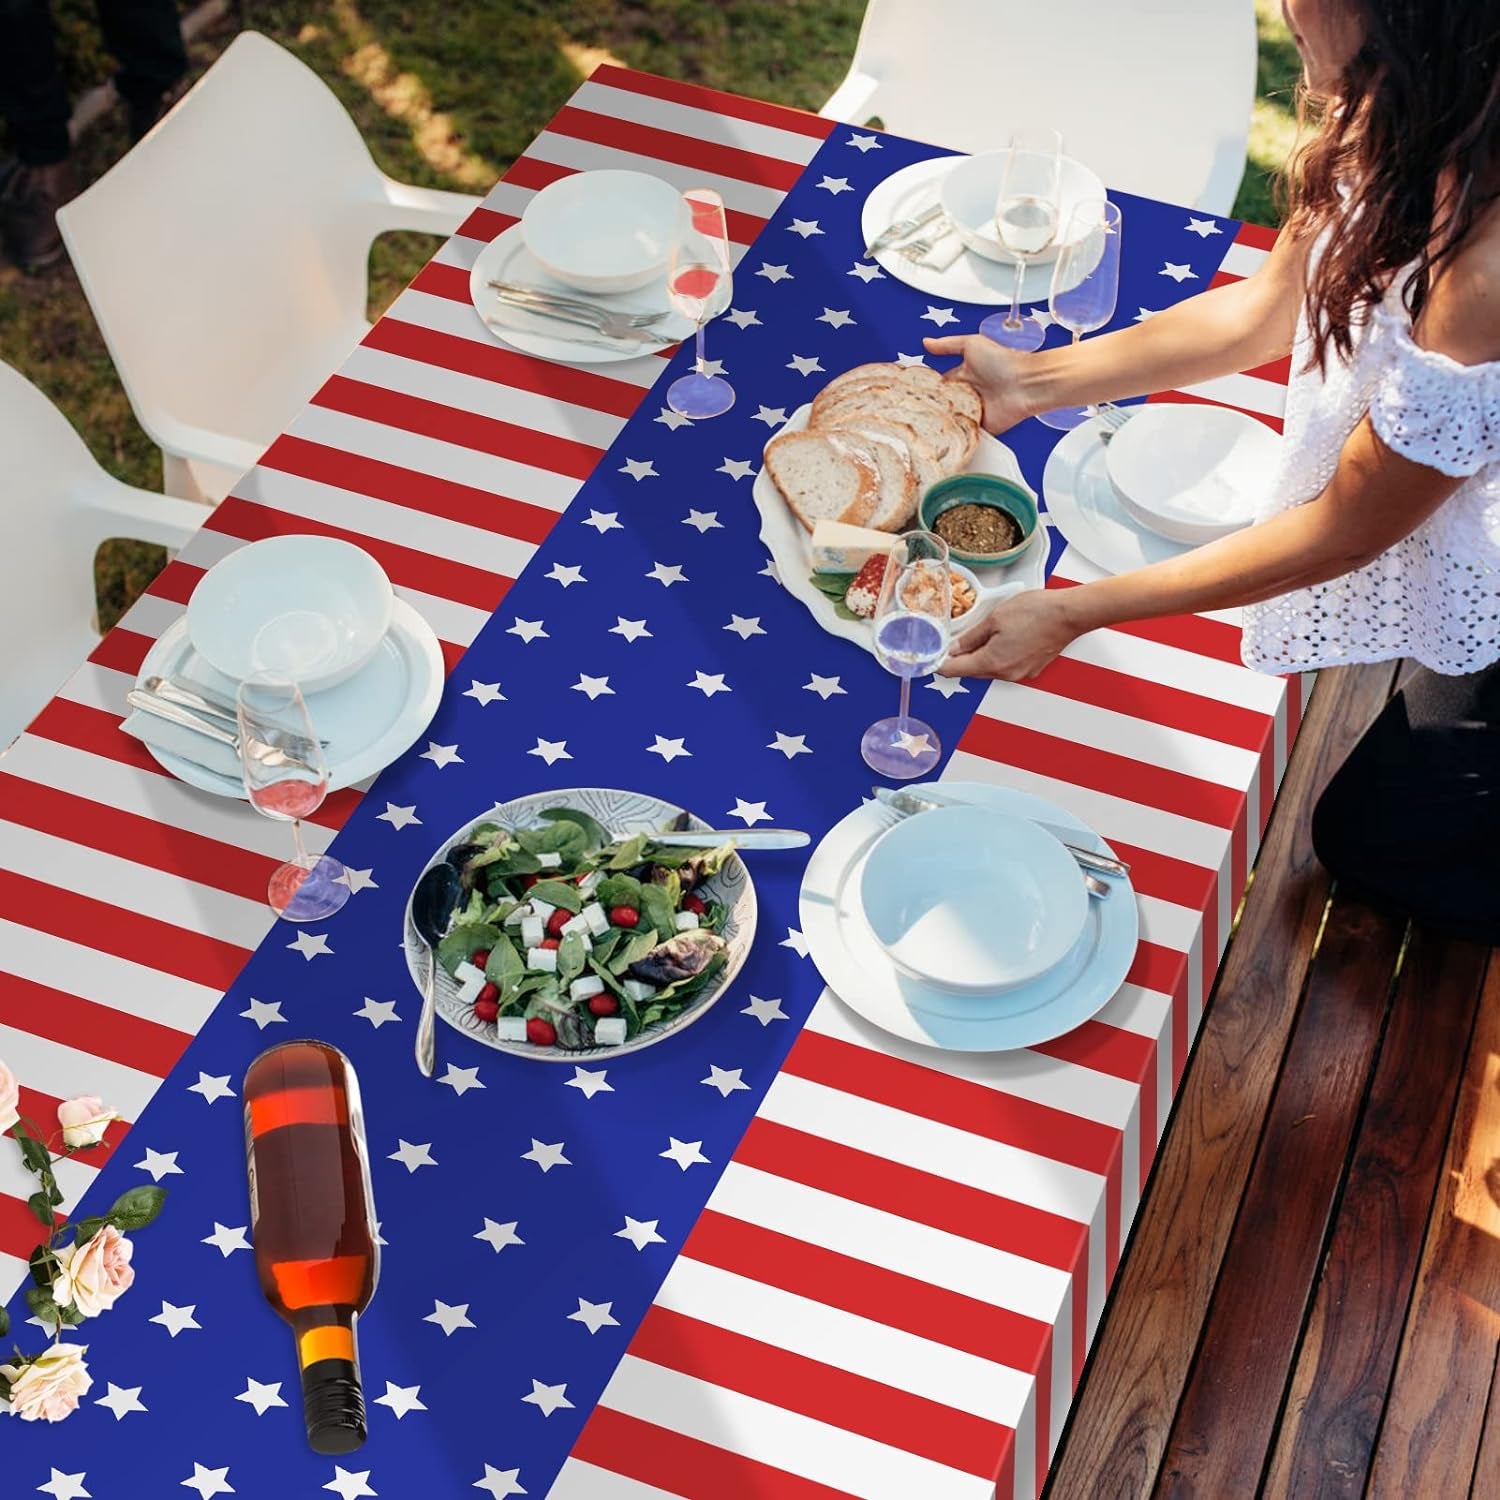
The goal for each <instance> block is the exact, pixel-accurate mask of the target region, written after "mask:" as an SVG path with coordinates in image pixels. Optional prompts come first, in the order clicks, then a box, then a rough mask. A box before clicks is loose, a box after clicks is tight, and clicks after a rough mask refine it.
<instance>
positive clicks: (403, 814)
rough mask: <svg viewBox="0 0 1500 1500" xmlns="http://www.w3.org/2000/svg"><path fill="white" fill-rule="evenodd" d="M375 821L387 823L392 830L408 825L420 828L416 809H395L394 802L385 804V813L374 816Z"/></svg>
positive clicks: (420, 821)
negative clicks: (412, 824) (411, 824)
mask: <svg viewBox="0 0 1500 1500" xmlns="http://www.w3.org/2000/svg"><path fill="white" fill-rule="evenodd" d="M376 821H377V822H380V823H389V824H390V825H391V827H392V828H405V827H406V826H407V824H409V823H415V824H417V826H418V827H420V826H421V823H422V820H421V819H420V818H419V817H418V816H417V809H416V808H415V806H413V807H397V806H396V804H395V803H394V802H387V803H386V805H385V811H384V812H383V813H379V814H377V815H376Z"/></svg>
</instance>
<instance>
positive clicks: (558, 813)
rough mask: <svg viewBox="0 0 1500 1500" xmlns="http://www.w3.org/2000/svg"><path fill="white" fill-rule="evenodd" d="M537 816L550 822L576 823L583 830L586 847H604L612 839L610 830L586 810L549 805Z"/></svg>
mask: <svg viewBox="0 0 1500 1500" xmlns="http://www.w3.org/2000/svg"><path fill="white" fill-rule="evenodd" d="M537 816H538V817H541V818H545V819H546V820H547V821H548V822H549V823H576V824H577V825H578V827H579V828H581V829H582V830H583V836H584V848H585V849H602V848H604V846H605V845H606V844H608V843H609V841H610V840H609V830H608V829H606V828H605V827H604V825H603V824H602V823H600V822H598V821H596V820H595V819H594V818H591V817H590V816H589V815H588V814H587V813H586V812H579V811H578V809H577V808H573V807H549V808H548V809H547V810H546V811H545V812H542V813H538V814H537Z"/></svg>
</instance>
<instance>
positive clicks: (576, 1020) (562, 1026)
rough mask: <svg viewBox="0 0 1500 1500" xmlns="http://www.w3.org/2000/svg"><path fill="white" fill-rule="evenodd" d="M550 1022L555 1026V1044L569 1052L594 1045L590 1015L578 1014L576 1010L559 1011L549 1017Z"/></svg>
mask: <svg viewBox="0 0 1500 1500" xmlns="http://www.w3.org/2000/svg"><path fill="white" fill-rule="evenodd" d="M550 1019H551V1021H552V1024H553V1025H554V1026H556V1027H557V1045H558V1046H559V1047H566V1048H567V1049H568V1050H569V1051H570V1052H576V1051H579V1050H580V1049H581V1048H584V1047H592V1046H593V1045H594V1024H593V1020H592V1018H590V1017H587V1016H584V1015H580V1014H579V1013H578V1012H577V1011H576V1010H564V1011H559V1012H558V1013H557V1014H556V1015H554V1016H552V1017H551V1018H550Z"/></svg>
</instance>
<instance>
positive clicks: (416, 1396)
mask: <svg viewBox="0 0 1500 1500" xmlns="http://www.w3.org/2000/svg"><path fill="white" fill-rule="evenodd" d="M421 1396H422V1387H421V1386H420V1385H397V1384H396V1383H395V1381H393V1380H387V1381H386V1383H385V1395H383V1396H377V1397H376V1398H375V1405H376V1406H388V1407H390V1409H391V1411H392V1413H393V1414H394V1415H395V1417H396V1420H397V1421H400V1419H401V1418H402V1417H404V1416H406V1414H407V1413H408V1412H413V1411H426V1410H427V1408H426V1406H424V1405H423V1404H422V1399H421Z"/></svg>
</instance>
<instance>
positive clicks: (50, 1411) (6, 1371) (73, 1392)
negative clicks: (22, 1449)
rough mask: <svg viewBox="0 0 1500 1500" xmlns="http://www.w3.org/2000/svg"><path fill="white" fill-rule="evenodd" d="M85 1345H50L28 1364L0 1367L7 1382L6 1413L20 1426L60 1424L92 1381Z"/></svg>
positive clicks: (0, 1371) (73, 1408) (0, 1373)
mask: <svg viewBox="0 0 1500 1500" xmlns="http://www.w3.org/2000/svg"><path fill="white" fill-rule="evenodd" d="M87 1350H88V1345H87V1344H54V1345H53V1346H52V1348H50V1349H49V1350H48V1351H47V1352H46V1353H45V1354H42V1355H39V1356H38V1357H37V1358H36V1359H34V1360H32V1361H31V1362H30V1364H22V1365H0V1375H3V1376H4V1377H5V1378H6V1379H7V1380H8V1381H9V1382H10V1409H11V1411H12V1412H13V1413H14V1414H15V1415H16V1416H18V1417H20V1419H21V1420H22V1421H23V1422H36V1421H43V1422H61V1421H62V1419H63V1418H64V1417H66V1416H69V1415H71V1414H72V1413H73V1411H74V1410H75V1409H76V1408H77V1406H78V1403H79V1401H80V1400H81V1399H82V1397H83V1393H84V1392H85V1391H86V1390H88V1388H89V1387H90V1386H91V1385H93V1383H94V1380H93V1377H92V1376H91V1375H90V1374H89V1367H88V1366H87V1365H86V1364H85V1363H84V1361H83V1356H84V1354H85V1353H86V1352H87Z"/></svg>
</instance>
